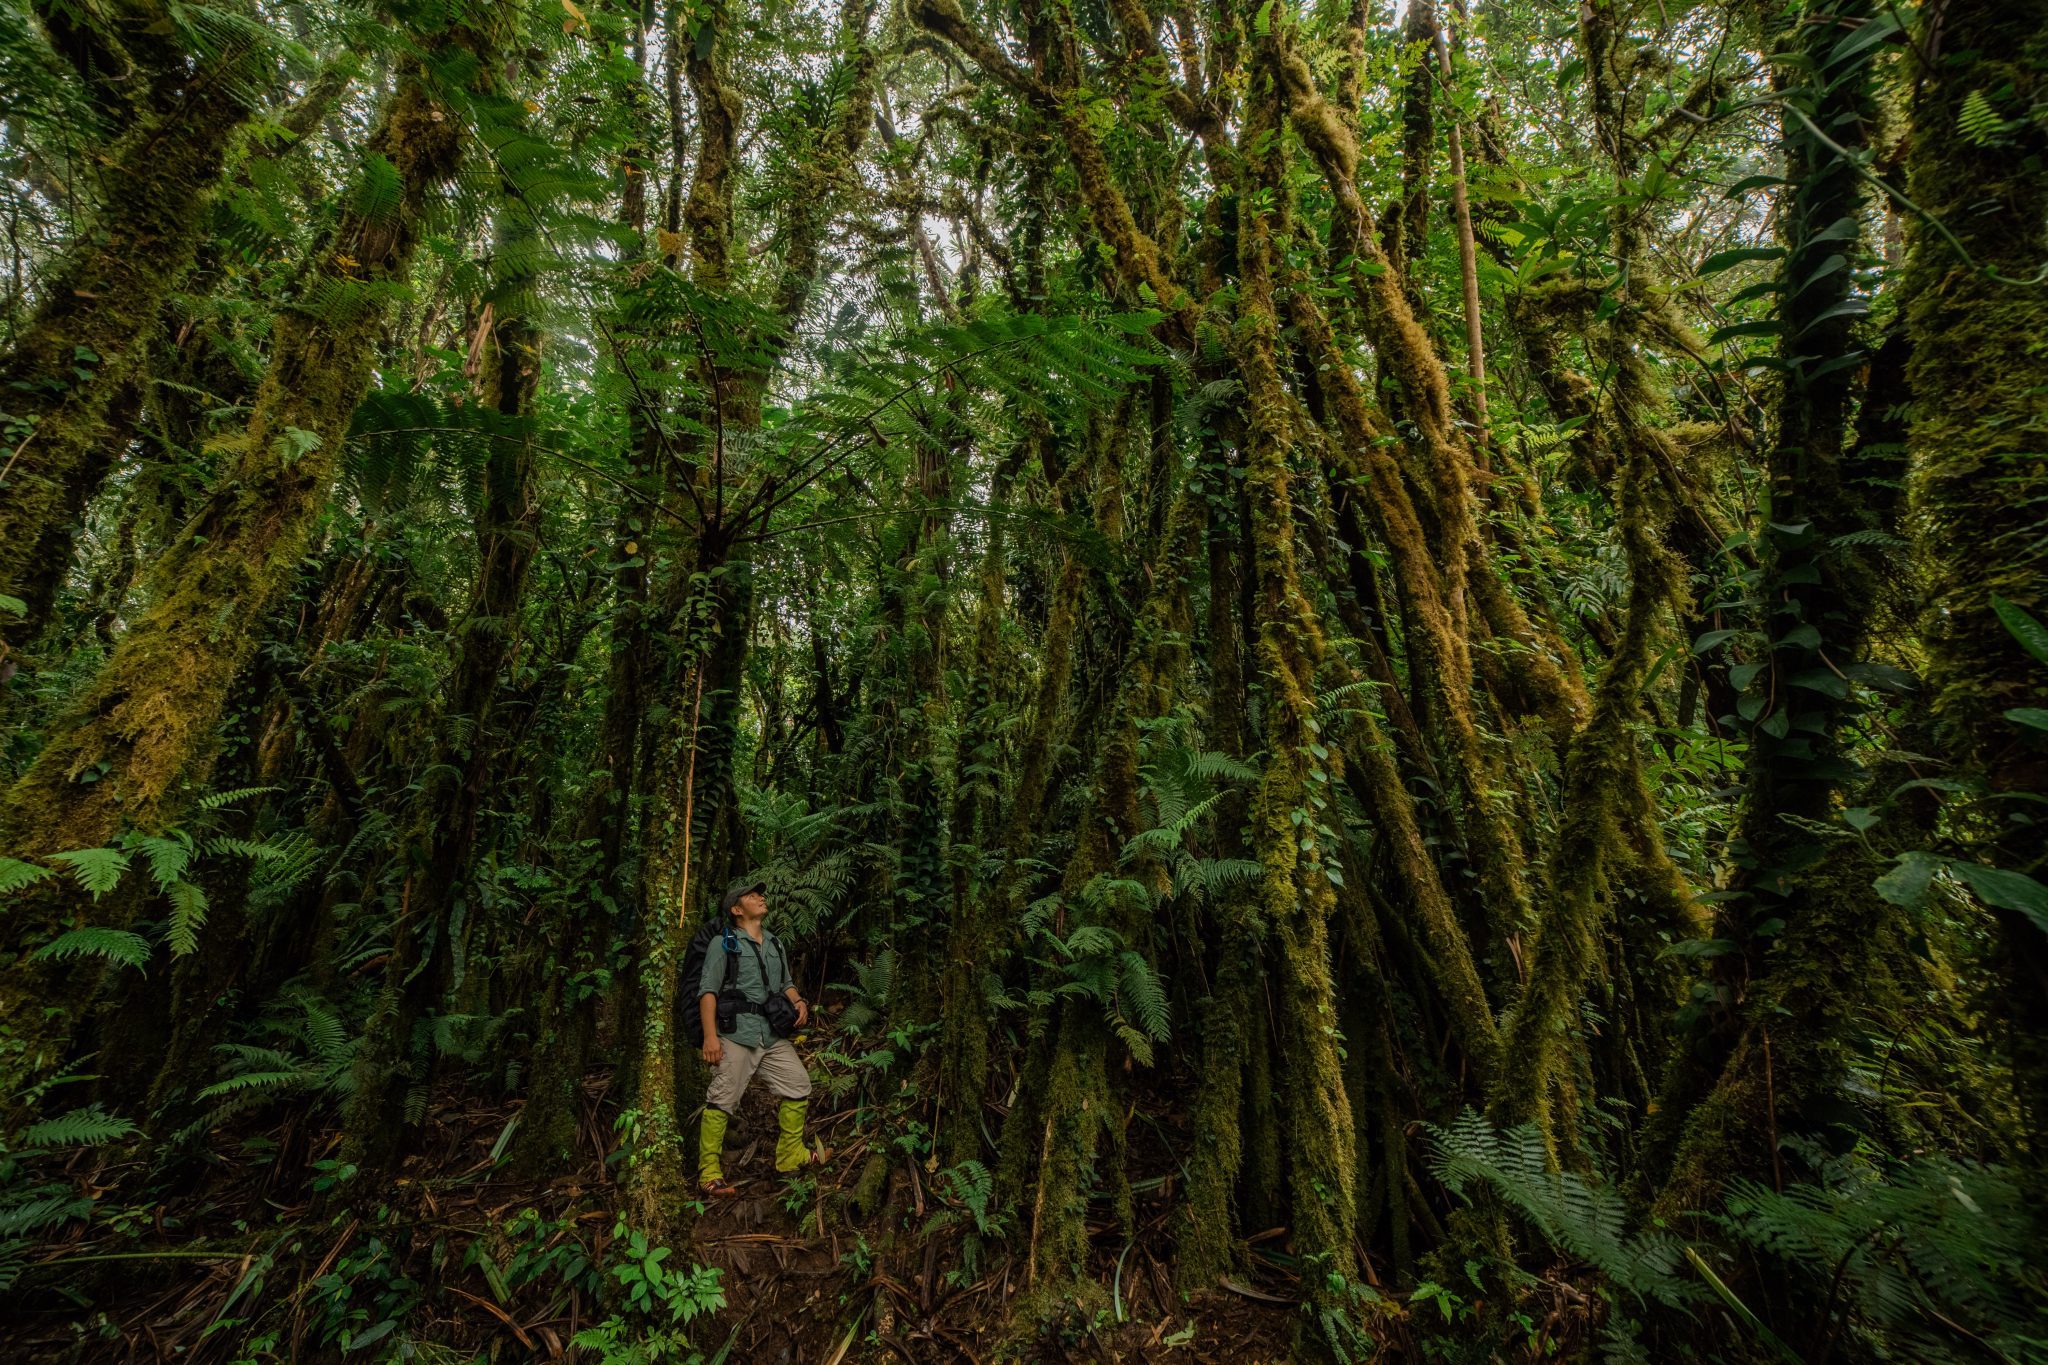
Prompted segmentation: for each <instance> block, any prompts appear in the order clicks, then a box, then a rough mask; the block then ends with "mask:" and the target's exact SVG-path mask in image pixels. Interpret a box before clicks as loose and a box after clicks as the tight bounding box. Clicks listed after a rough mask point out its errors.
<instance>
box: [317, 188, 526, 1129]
mask: <svg viewBox="0 0 2048 1365" xmlns="http://www.w3.org/2000/svg"><path fill="white" fill-rule="evenodd" d="M527 213H528V210H527V209H525V208H524V207H521V206H517V205H508V206H507V207H506V208H505V209H504V210H503V211H502V215H501V218H500V223H499V229H498V246H497V250H498V255H499V258H500V259H499V262H498V271H499V278H498V282H497V287H496V288H495V289H494V290H493V291H492V293H491V295H490V297H489V298H488V299H487V300H486V302H485V307H486V308H490V309H492V310H494V311H493V320H492V325H491V326H490V328H489V330H488V333H487V336H486V340H485V342H484V344H483V346H482V347H481V348H480V353H479V355H478V357H477V360H478V384H477V390H478V391H477V401H478V402H479V403H480V404H481V405H483V406H484V407H485V408H486V409H487V410H489V411H490V412H492V413H495V414H496V416H497V417H498V418H499V419H501V421H500V422H498V423H495V424H494V426H493V430H492V436H493V439H492V441H491V445H490V451H489V454H488V455H487V456H486V458H485V460H484V468H483V481H482V488H481V493H482V503H481V505H480V506H478V507H477V508H476V511H475V517H474V525H475V533H476V548H477V570H476V587H475V590H474V592H473V593H472V594H471V597H470V603H469V610H468V611H467V613H465V615H464V617H463V620H462V624H461V633H460V636H459V639H460V645H459V647H458V649H457V652H456V659H455V667H454V670H453V672H452V673H451V674H450V676H449V678H448V681H447V683H446V685H445V687H444V689H443V695H444V697H445V702H444V706H443V709H442V713H441V716H440V719H439V724H440V730H441V738H440V741H439V743H438V744H437V745H436V746H435V749H434V752H433V754H432V756H431V758H430V759H429V761H428V764H427V768H426V772H425V775H424V776H423V777H422V779H421V781H420V784H419V790H418V791H417V793H415V795H414V797H413V809H412V812H411V816H410V820H411V824H410V828H409V829H408V831H407V834H406V836H405V838H404V839H403V841H402V843H401V845H400V848H399V853H398V857H399V862H400V872H401V875H402V876H403V877H404V878H405V895H404V897H403V901H404V907H405V908H404V910H403V911H402V912H401V916H400V919H399V923H398V927H397V929H396V931H395V932H394V935H393V939H392V945H391V952H390V955H389V960H388V963H387V966H386V969H385V974H384V987H383V991H382V993H381V995H380V996H379V999H378V1002H377V1006H376V1008H375V1010H374V1011H373V1012H372V1013H371V1015H370V1020H369V1025H368V1028H367V1030H366V1034H365V1038H364V1043H363V1050H362V1053H361V1055H360V1057H359V1059H358V1064H357V1066H356V1075H355V1086H354V1089H353V1090H352V1091H351V1092H350V1096H349V1106H348V1116H347V1117H348V1142H347V1150H348V1152H349V1156H350V1159H351V1160H354V1161H357V1162H362V1163H366V1164H375V1165H388V1164H390V1163H391V1162H392V1161H393V1160H395V1159H396V1157H397V1156H398V1154H399V1152H400V1150H401V1148H402V1146H403V1142H404V1135H405V1130H406V1128H407V1127H408V1126H409V1125H408V1123H407V1118H406V1113H407V1109H408V1104H407V1099H408V1096H409V1095H411V1094H414V1093H418V1092H419V1091H420V1090H422V1089H424V1088H425V1087H426V1086H428V1085H429V1084H430V1083H431V1080H432V1076H433V1071H434V1056H433V1044H432V1041H431V1038H430V1036H429V1034H428V1033H427V1032H426V1031H425V1029H426V1026H427V1025H428V1021H429V1016H430V1015H431V1014H432V1013H433V1012H434V1011H435V1010H437V1009H439V1008H440V1006H441V1004H442V1001H443V997H444V996H445V994H446V992H447V990H448V987H449V985H450V982H451V978H452V974H453V970H454V966H455V958H456V954H457V951H458V945H457V940H458V938H459V937H460V936H461V935H462V934H463V932H464V931H465V929H467V928H468V923H469V921H470V919H471V918H472V912H473V911H474V910H475V909H476V907H477V905H478V899H477V897H476V895H475V894H474V888H473V887H472V885H471V874H472V872H473V870H474V869H473V865H472V864H473V861H474V854H475V849H476V840H477V824H478V820H479V819H480V817H481V815H482V812H483V805H484V800H485V797H486V795H487V794H488V793H489V791H490V790H491V788H492V787H493V785H494V784H495V783H496V781H497V779H498V777H499V774H498V773H497V771H496V767H497V765H498V763H499V762H501V761H502V748H503V746H502V745H500V744H499V743H498V742H497V739H496V737H495V735H494V733H493V731H492V729H491V722H492V713H493V709H494V707H493V703H494V701H495V700H496V698H497V695H498V691H499V687H500V682H501V678H502V675H503V673H504V671H505V667H506V664H507V662H508V660H510V659H511V658H512V656H513V652H514V650H515V649H516V648H517V647H518V646H519V643H520V641H519V639H518V637H517V635H516V634H515V627H516V625H517V622H518V620H519V609H520V606H521V604H522V602H523V600H524V598H525V595H526V580H527V573H528V570H529V569H530V568H531V567H532V564H533V556H534V552H535V550H536V549H537V548H538V546H539V541H540V519H541V518H540V512H541V509H540V503H539V501H538V500H537V498H536V496H535V489H534V485H533V466H534V450H533V442H532V439H531V431H530V423H531V413H530V411H529V409H530V408H531V406H532V402H533V395H534V393H535V391H536V389H537V388H538V386H539V384H540V371H541V349H542V337H541V334H540V332H539V330H538V329H537V328H536V327H534V326H533V325H532V324H531V323H529V322H527V321H525V320H524V318H523V316H522V314H525V313H526V312H527V311H528V310H529V309H530V308H531V306H532V304H533V302H534V300H533V299H532V297H531V289H532V280H531V279H530V277H529V272H530V270H531V268H532V267H531V260H530V253H531V251H532V247H533V245H534V239H533V232H532V227H531V225H530V223H528V222H527V221H526V214H527Z"/></svg>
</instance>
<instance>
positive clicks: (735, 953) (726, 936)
mask: <svg viewBox="0 0 2048 1365" xmlns="http://www.w3.org/2000/svg"><path fill="white" fill-rule="evenodd" d="M738 937H739V935H737V934H736V933H734V932H733V927H732V926H731V925H730V924H728V925H726V926H725V932H724V933H722V934H720V935H719V937H718V942H719V946H721V947H723V948H724V949H725V985H724V986H722V987H720V988H719V994H720V995H723V994H725V993H726V992H727V991H730V990H733V989H734V988H735V983H737V982H738V981H739V976H740V945H739V944H737V943H735V942H734V941H733V940H734V939H736V938H738Z"/></svg>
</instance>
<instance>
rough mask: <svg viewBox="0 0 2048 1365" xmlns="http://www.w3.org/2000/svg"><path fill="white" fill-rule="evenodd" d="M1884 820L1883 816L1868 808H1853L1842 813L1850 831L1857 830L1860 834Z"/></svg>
mask: <svg viewBox="0 0 2048 1365" xmlns="http://www.w3.org/2000/svg"><path fill="white" fill-rule="evenodd" d="M1883 818H1884V817H1883V816H1881V815H1879V814H1878V813H1877V812H1876V811H1874V810H1872V809H1870V807H1868V806H1851V807H1849V808H1848V809H1847V810H1845V811H1843V812H1842V819H1843V820H1844V821H1846V822H1847V823H1848V826H1849V828H1850V829H1853V830H1855V831H1856V832H1857V833H1858V834H1861V833H1863V831H1865V830H1867V829H1870V828H1871V827H1873V826H1874V825H1876V824H1877V823H1878V822H1879V821H1880V820H1882V819H1883Z"/></svg>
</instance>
